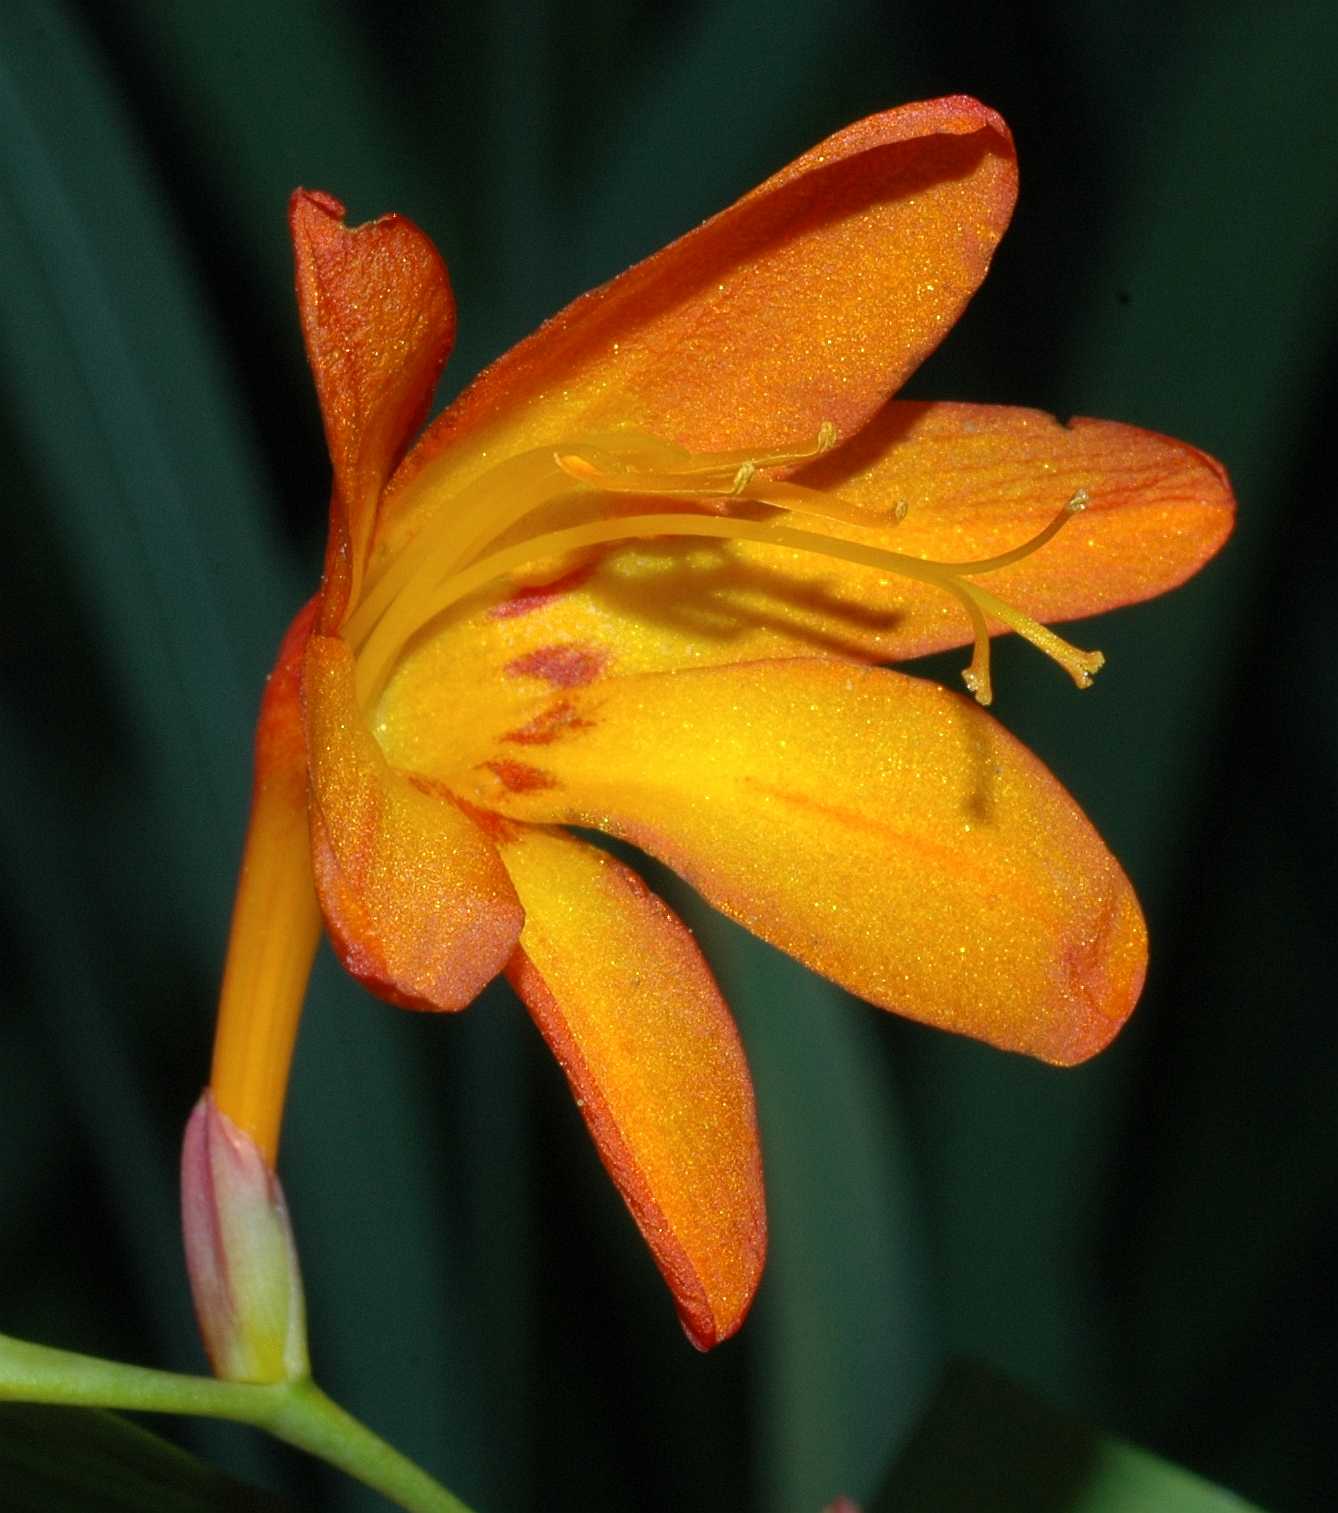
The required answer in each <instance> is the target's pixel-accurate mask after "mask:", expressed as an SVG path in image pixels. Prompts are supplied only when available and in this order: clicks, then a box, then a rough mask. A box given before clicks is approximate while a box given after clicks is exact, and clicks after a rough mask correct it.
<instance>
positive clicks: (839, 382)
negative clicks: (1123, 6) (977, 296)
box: [389, 95, 1017, 531]
mask: <svg viewBox="0 0 1338 1513" xmlns="http://www.w3.org/2000/svg"><path fill="white" fill-rule="evenodd" d="M1016 187H1017V176H1016V163H1015V160H1014V156H1013V147H1012V139H1011V137H1010V136H1009V133H1008V129H1007V127H1006V126H1005V125H1004V124H1003V122H1002V120H1001V119H1000V118H999V117H998V116H997V115H996V114H995V113H994V112H993V111H991V110H988V109H987V108H986V107H985V106H983V105H981V104H979V103H978V102H977V101H975V100H972V99H969V98H967V97H966V96H962V95H957V96H952V97H949V98H947V99H941V100H931V101H927V102H925V103H923V104H917V105H907V106H903V107H901V108H899V109H896V110H889V111H885V112H884V113H882V114H881V115H876V116H870V117H869V118H867V119H866V120H863V121H858V122H856V123H855V124H854V125H852V126H848V127H846V128H845V129H844V130H842V131H839V132H837V133H836V134H835V135H834V136H831V137H828V138H827V139H826V140H825V141H823V142H820V143H819V144H818V145H817V146H816V147H814V148H813V149H812V150H811V151H810V152H807V153H805V154H804V155H803V156H802V157H801V158H799V159H797V160H796V161H795V162H794V163H792V164H790V165H789V166H788V167H786V168H784V169H782V170H781V171H780V172H779V173H777V174H775V175H773V176H772V177H771V178H770V179H768V180H767V181H766V182H765V183H764V184H762V185H761V186H760V187H759V188H757V189H755V190H753V191H752V192H751V193H750V194H747V195H745V196H744V197H743V198H742V199H741V200H739V201H738V202H737V203H736V204H734V205H733V206H731V207H730V208H729V209H728V210H725V211H723V212H721V213H720V214H719V215H717V216H715V217H713V218H712V219H711V220H709V221H707V222H705V223H704V224H703V225H701V226H699V227H698V228H697V229H696V230H694V231H691V232H689V233H688V234H687V235H686V236H684V237H681V238H680V239H679V240H678V241H676V242H673V243H671V244H670V246H668V247H666V248H665V249H664V250H663V251H661V252H659V253H657V254H655V255H654V256H653V257H650V258H648V259H647V260H646V261H645V262H642V263H639V264H637V266H636V267H634V268H631V269H629V270H628V271H627V272H626V273H624V274H622V275H621V276H620V277H618V278H616V279H614V280H613V281H612V282H610V283H608V284H605V285H603V286H602V287H601V288H599V289H596V290H593V291H592V292H591V293H589V294H587V295H585V296H583V297H582V298H581V299H578V300H576V301H575V302H574V303H573V304H571V305H569V306H568V307H567V308H566V309H565V310H564V311H562V312H561V313H560V314H559V315H557V316H555V317H554V318H553V319H552V320H550V321H549V322H548V323H547V324H546V325H544V326H542V327H540V329H539V330H538V331H536V332H535V333H534V335H533V336H531V337H529V338H528V339H527V340H525V341H523V342H522V343H520V345H519V346H517V347H515V348H513V349H512V351H510V352H509V353H507V354H506V356H504V357H502V358H501V359H499V361H498V362H496V363H494V364H493V366H492V367H491V368H490V369H488V371H487V372H486V373H484V374H483V375H482V376H481V377H480V378H479V379H478V380H477V381H476V382H475V383H474V384H473V385H472V386H471V387H470V388H469V389H468V390H467V391H466V392H465V393H464V395H462V396H461V398H460V399H459V400H457V402H456V403H455V404H453V405H452V406H451V407H450V409H448V410H447V411H446V412H445V413H444V414H443V415H442V416H441V417H440V418H439V419H438V420H437V421H436V422H435V424H434V425H433V427H432V429H431V430H430V431H429V432H428V434H427V435H426V436H425V437H424V439H423V441H422V443H420V445H419V446H418V447H417V448H415V450H414V452H413V454H412V455H411V456H410V457H409V458H408V459H407V461H406V464H405V467H404V468H403V469H402V470H401V476H400V477H399V478H398V479H397V480H396V483H395V485H394V486H393V487H392V493H391V499H390V504H389V511H390V517H391V518H392V519H395V524H394V527H393V528H394V529H395V530H396V531H398V525H399V522H398V519H397V518H396V517H398V516H401V515H406V516H409V517H412V516H413V515H414V513H415V512H416V511H417V509H418V508H419V507H420V506H423V505H427V506H429V507H430V506H431V505H432V504H434V503H436V502H439V501H440V500H442V499H444V498H448V497H449V496H450V495H452V494H453V493H455V492H457V491H458V490H459V488H460V487H462V486H463V485H464V484H465V483H467V482H468V481H469V479H470V478H471V477H472V476H474V475H475V473H476V472H477V471H478V470H479V468H480V467H482V466H483V465H484V457H483V454H484V453H485V452H486V453H487V455H488V456H489V457H499V456H501V457H505V456H510V455H513V454H515V453H518V452H523V451H525V450H527V449H528V448H531V447H534V446H539V445H548V444H551V443H555V442H559V441H561V440H563V439H567V440H571V439H573V438H576V437H579V436H581V435H586V434H590V433H591V432H592V431H598V430H600V429H604V428H607V427H609V426H610V425H614V424H631V425H634V426H637V427H639V428H641V429H642V430H644V431H647V432H649V433H650V434H652V435H654V436H658V437H661V438H662V439H664V440H666V441H674V442H679V443H681V444H683V445H685V446H687V447H689V448H690V449H692V450H694V451H710V450H720V449H730V448H735V447H748V446H757V445H759V443H762V444H765V445H767V446H771V447H774V446H780V445H790V444H795V443H804V442H811V441H812V440H813V438H814V437H815V436H816V434H817V430H818V427H819V425H820V424H821V423H822V422H823V421H831V422H832V423H833V424H835V426H836V427H837V430H838V432H839V433H841V434H842V435H849V434H851V433H852V432H853V431H855V430H857V429H858V428H859V427H860V426H861V425H862V424H863V423H864V421H865V419H866V418H867V417H868V416H869V415H870V414H871V413H872V412H873V411H874V410H875V409H876V408H877V407H878V406H879V405H880V404H881V403H882V402H883V401H884V400H885V399H886V398H887V396H888V395H889V394H891V393H893V392H895V390H896V389H897V388H899V387H900V385H901V384H902V383H903V382H904V381H905V379H906V377H907V376H908V375H909V374H910V373H911V372H912V371H913V370H914V369H915V368H916V367H917V366H918V365H919V363H920V362H921V361H922V360H923V359H924V358H925V356H926V355H927V354H928V353H929V352H931V351H933V349H934V348H935V347H936V346H937V345H938V344H939V342H940V341H942V339H943V337H944V336H945V335H946V334H947V332H948V330H949V328H950V327H951V326H952V324H953V322H954V321H955V320H956V319H957V317H958V315H959V314H960V313H961V311H962V309H963V307H964V306H965V304H966V302H967V301H968V300H969V299H970V297H971V295H972V294H973V293H974V291H975V289H976V288H977V286H978V285H979V283H980V281H981V279H982V278H983V277H984V276H985V272H986V270H987V269H988V267H989V263H990V258H991V257H992V256H993V253H994V249H995V246H996V245H997V243H998V241H999V238H1000V237H1001V236H1002V235H1003V232H1004V228H1005V227H1006V226H1007V224H1008V219H1009V216H1010V215H1011V213H1012V208H1013V201H1014V198H1015V196H1016ZM466 439H468V442H469V445H468V446H467V447H462V446H461V445H460V443H462V442H464V441H465V440H466ZM397 491H398V492H397Z"/></svg>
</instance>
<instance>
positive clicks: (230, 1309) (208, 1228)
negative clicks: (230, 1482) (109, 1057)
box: [181, 1091, 309, 1382]
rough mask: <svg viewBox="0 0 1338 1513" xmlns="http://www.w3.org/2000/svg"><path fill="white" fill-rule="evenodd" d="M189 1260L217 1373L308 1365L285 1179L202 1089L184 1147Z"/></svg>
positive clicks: (295, 1373) (276, 1371) (274, 1371)
mask: <svg viewBox="0 0 1338 1513" xmlns="http://www.w3.org/2000/svg"><path fill="white" fill-rule="evenodd" d="M181 1216H182V1227H183V1230H184V1232H185V1240H186V1270H187V1271H188V1273H189V1275H190V1286H191V1295H192V1297H193V1298H194V1300H195V1313H196V1316H197V1318H198V1319H199V1321H200V1333H201V1334H202V1335H203V1336H204V1344H205V1349H206V1350H207V1351H208V1352H209V1360H210V1363H211V1364H212V1365H213V1368H214V1374H215V1375H216V1376H219V1377H222V1378H223V1379H224V1380H225V1381H232V1382H281V1381H295V1380H300V1379H301V1378H304V1377H306V1376H307V1375H308V1373H309V1367H308V1364H307V1330H306V1311H305V1307H304V1305H303V1300H302V1276H301V1273H300V1271H299V1270H298V1265H297V1249H296V1246H295V1245H294V1244H293V1232H292V1227H291V1226H290V1224H289V1222H288V1209H287V1206H286V1204H285V1203H284V1200H283V1189H282V1188H281V1187H280V1186H279V1179H278V1177H276V1176H275V1174H274V1173H273V1172H272V1171H271V1170H270V1169H269V1167H268V1166H267V1165H266V1163H265V1159H264V1157H263V1156H262V1155H261V1154H260V1151H259V1148H258V1147H257V1146H256V1143H255V1141H253V1140H252V1139H251V1137H250V1136H249V1135H247V1134H246V1133H245V1132H244V1131H242V1130H240V1129H238V1128H237V1126H236V1125H235V1124H233V1122H232V1120H231V1119H229V1118H228V1117H227V1115H226V1114H223V1113H221V1112H220V1111H219V1110H218V1108H217V1107H216V1106H215V1104H214V1100H213V1097H212V1095H211V1094H210V1093H209V1092H208V1091H206V1092H205V1093H204V1095H203V1096H202V1097H201V1099H200V1101H199V1102H198V1103H197V1104H196V1105H195V1109H194V1112H193V1113H192V1114H191V1116H190V1121H189V1123H188V1124H187V1125H186V1138H185V1141H184V1144H183V1146H182V1151H181Z"/></svg>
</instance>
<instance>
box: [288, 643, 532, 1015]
mask: <svg viewBox="0 0 1338 1513" xmlns="http://www.w3.org/2000/svg"><path fill="white" fill-rule="evenodd" d="M302 695H303V703H304V707H305V715H306V734H307V760H308V763H309V768H310V798H311V802H310V821H311V849H312V863H313V868H314V871H315V876H316V891H317V894H318V895H319V897H320V902H321V909H322V911H323V912H324V915H325V922H326V925H327V926H328V928H329V931H330V937H331V940H332V941H333V943H334V946H335V950H336V951H337V952H338V954H339V958H340V960H341V961H342V962H343V964H344V966H345V967H346V968H347V969H348V971H350V972H351V973H352V974H353V975H354V976H355V977H356V978H358V979H359V981H361V982H362V983H364V984H365V985H366V986H367V987H368V988H370V989H371V991H372V992H374V993H376V994H378V995H379V996H380V997H382V998H385V999H388V1000H389V1001H390V1002H392V1003H398V1004H402V1005H404V1006H405V1007H406V1008H419V1009H462V1008H464V1007H465V1005H466V1004H468V1003H469V1002H470V1001H471V1000H472V999H473V998H474V997H475V996H476V994H477V993H478V992H479V990H480V989H481V988H483V986H484V985H485V984H486V983H487V982H489V981H490V980H491V979H492V978H493V977H495V976H496V975H497V973H498V972H499V971H501V969H502V967H503V966H504V965H505V964H506V962H507V959H508V958H509V957H510V955H511V952H512V949H513V948H514V946H515V943H516V940H517V939H518V937H519V935H520V928H521V925H522V924H523V922H524V914H523V912H522V910H521V907H520V903H519V901H518V900H517V898H516V894H515V890H514V889H513V888H512V886H511V883H510V880H509V879H508V878H507V875H506V871H505V869H504V868H503V866H502V863H501V860H500V859H499V857H498V855H497V852H496V850H495V849H494V847H493V846H492V844H491V842H490V841H489V840H488V839H487V838H486V837H485V836H484V834H483V832H482V831H481V830H480V829H479V828H478V826H477V825H476V824H475V823H474V822H473V821H472V820H471V819H469V818H468V817H467V816H466V815H465V814H464V813H463V812H462V811H461V810H460V809H459V808H458V807H457V806H456V805H455V804H454V803H453V802H452V800H451V799H450V797H449V795H445V794H441V793H437V792H434V791H433V790H432V789H431V786H430V785H429V784H427V783H426V782H424V783H423V784H422V786H421V787H416V786H415V785H414V783H413V782H412V781H411V780H410V779H408V778H407V777H405V776H404V775H403V774H401V773H398V772H396V771H394V770H393V769H392V768H391V767H390V766H389V765H388V764H387V762H386V760H385V758H384V756H382V754H381V749H380V747H379V746H378V745H377V744H376V740H375V738H374V737H373V735H372V733H371V731H370V729H369V728H368V726H367V723H366V721H365V720H364V719H363V717H362V714H361V712H360V711H359V709H358V706H357V700H356V698H355V696H354V691H353V655H352V653H351V652H350V651H349V649H348V647H347V646H346V645H345V644H344V642H343V641H340V640H338V639H337V638H335V637H332V636H312V637H311V639H310V640H309V641H308V642H307V653H306V664H305V667H304V670H303V680H302Z"/></svg>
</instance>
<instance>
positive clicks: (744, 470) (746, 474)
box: [729, 462, 757, 499]
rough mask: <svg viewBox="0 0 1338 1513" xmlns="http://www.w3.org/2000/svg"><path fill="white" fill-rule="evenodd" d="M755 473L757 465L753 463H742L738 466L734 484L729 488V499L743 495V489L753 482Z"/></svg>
mask: <svg viewBox="0 0 1338 1513" xmlns="http://www.w3.org/2000/svg"><path fill="white" fill-rule="evenodd" d="M756 473H757V464H756V463H755V462H745V463H743V464H742V465H741V466H740V468H739V471H738V472H737V473H735V475H734V482H733V483H732V484H730V486H729V492H730V495H731V497H732V498H735V499H737V498H738V497H739V495H740V494H742V493H743V491H744V489H746V488H747V487H748V485H749V484H750V483H751V482H752V481H753V478H754V476H755V475H756Z"/></svg>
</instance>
